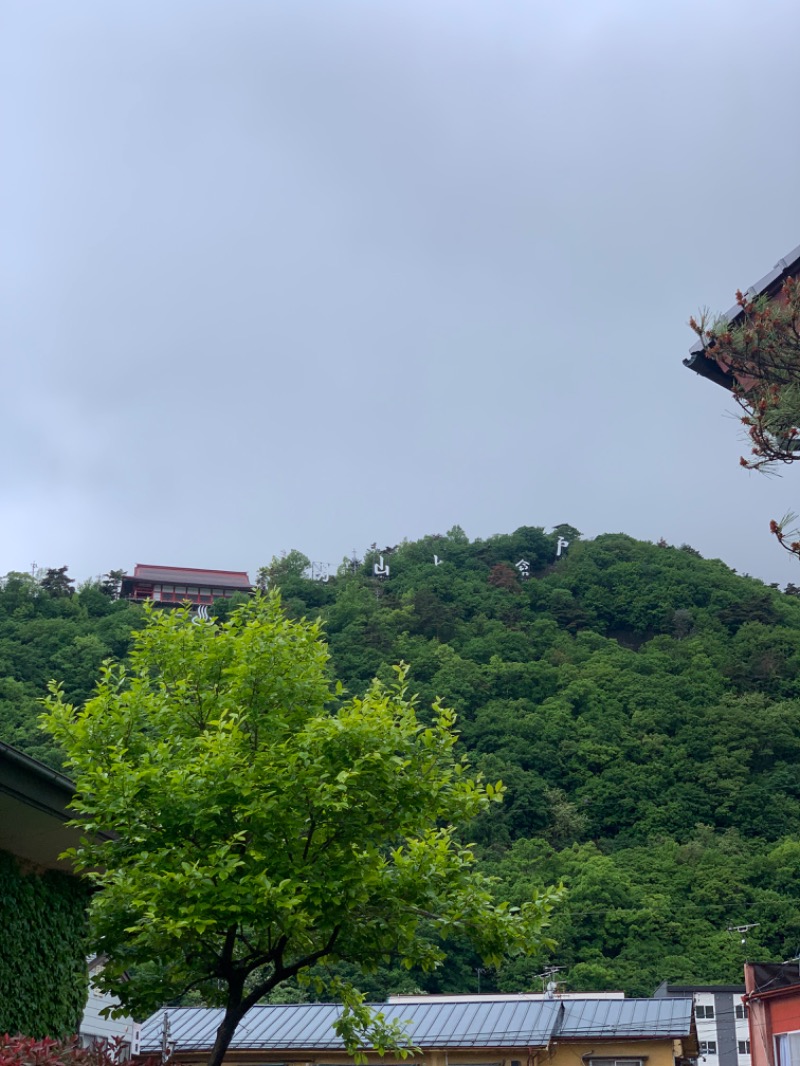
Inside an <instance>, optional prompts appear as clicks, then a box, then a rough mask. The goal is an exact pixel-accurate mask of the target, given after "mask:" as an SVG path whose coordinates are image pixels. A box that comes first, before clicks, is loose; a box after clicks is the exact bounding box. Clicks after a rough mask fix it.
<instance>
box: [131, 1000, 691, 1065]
mask: <svg viewBox="0 0 800 1066" xmlns="http://www.w3.org/2000/svg"><path fill="white" fill-rule="evenodd" d="M371 1007H372V1010H374V1011H380V1012H381V1013H382V1014H383V1015H384V1017H385V1018H386V1019H387V1021H399V1022H401V1023H404V1024H405V1026H406V1028H407V1031H408V1035H409V1040H410V1041H411V1042H413V1043H414V1044H416V1045H417V1046H419V1047H422V1048H437V1047H439V1048H515V1047H516V1048H518V1047H536V1046H539V1047H544V1046H546V1045H547V1044H548V1043H549V1041H550V1040H551V1039H560V1040H585V1039H613V1038H618V1039H625V1038H631V1039H634V1038H637V1037H639V1038H641V1037H644V1038H648V1037H649V1038H659V1037H663V1038H674V1037H681V1036H686V1035H688V1034H689V1032H690V1031H691V1025H692V1000H691V998H688V999H685V1000H681V999H662V1000H650V999H616V1000H611V999H573V1000H559V999H542V1000H534V1001H532V1000H522V999H519V998H517V997H515V996H509V997H508V998H507V999H505V1000H500V1001H498V1000H492V1001H490V1002H483V1003H481V1002H475V1001H474V1000H470V1001H468V1002H448V1003H442V1002H439V1003H374V1004H372V1005H371ZM341 1009H342V1008H341V1006H339V1005H337V1004H332V1003H290V1004H263V1005H259V1006H256V1007H253V1008H252V1009H251V1010H250V1011H249V1012H248V1014H247V1015H246V1016H245V1018H244V1020H243V1021H242V1023H241V1024H240V1026H239V1028H238V1030H237V1031H236V1035H235V1036H234V1038H233V1041H232V1043H231V1050H232V1051H237V1050H238V1051H245V1050H250V1049H252V1050H260V1051H267V1050H269V1051H273V1052H279V1051H291V1050H299V1049H303V1050H307V1051H315V1052H316V1051H342V1050H344V1045H343V1044H342V1041H341V1039H340V1038H339V1037H338V1036H337V1035H336V1033H335V1032H334V1030H333V1029H332V1025H333V1023H334V1022H335V1021H336V1019H337V1018H338V1016H339V1014H340V1012H341ZM167 1013H168V1015H169V1031H170V1037H169V1041H170V1046H171V1047H172V1048H173V1049H175V1050H176V1051H201V1050H205V1049H206V1048H210V1047H211V1045H212V1044H213V1042H214V1037H215V1035H216V1030H217V1026H218V1025H219V1023H220V1021H221V1020H222V1014H223V1012H222V1010H221V1009H219V1010H211V1009H206V1008H202V1007H177V1008H173V1009H170V1010H168V1011H167ZM163 1017H164V1011H158V1012H157V1013H156V1014H154V1015H153V1016H152V1017H151V1018H149V1019H148V1020H147V1021H146V1022H145V1024H144V1026H143V1027H142V1040H141V1050H142V1053H143V1054H149V1053H152V1052H155V1051H158V1050H159V1049H160V1047H161V1039H162V1031H163Z"/></svg>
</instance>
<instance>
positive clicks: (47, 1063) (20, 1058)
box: [0, 1033, 161, 1066]
mask: <svg viewBox="0 0 800 1066" xmlns="http://www.w3.org/2000/svg"><path fill="white" fill-rule="evenodd" d="M127 1050H128V1049H127V1045H126V1044H124V1042H123V1041H122V1039H121V1038H117V1039H115V1040H108V1041H100V1042H98V1043H95V1044H92V1045H90V1046H89V1047H82V1046H81V1043H80V1038H79V1037H77V1036H73V1037H69V1038H67V1039H66V1040H55V1039H54V1038H53V1037H50V1036H45V1037H41V1038H36V1037H31V1036H10V1035H9V1034H8V1033H6V1034H5V1035H0V1066H119V1064H120V1063H121V1062H123V1061H124V1059H125V1057H126V1052H127ZM160 1062H161V1060H160V1058H156V1057H155V1056H152V1057H150V1058H148V1059H145V1060H140V1066H157V1064H159V1066H160Z"/></svg>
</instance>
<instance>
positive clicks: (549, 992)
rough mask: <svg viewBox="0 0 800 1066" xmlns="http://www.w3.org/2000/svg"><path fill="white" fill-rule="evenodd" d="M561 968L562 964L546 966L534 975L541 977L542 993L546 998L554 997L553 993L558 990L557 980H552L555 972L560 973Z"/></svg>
mask: <svg viewBox="0 0 800 1066" xmlns="http://www.w3.org/2000/svg"><path fill="white" fill-rule="evenodd" d="M563 969H564V967H563V966H546V967H545V968H544V970H543V971H542V973H540V974H537V975H536V976H537V977H539V978H541V982H542V993H543V994H544V995H545V996H546V997H547V998H548V999H553V998H554V997H555V994H556V992H557V991H558V982H557V981H554V980H553V978H554V977H555V975H556V974H557V973H561V971H562V970H563Z"/></svg>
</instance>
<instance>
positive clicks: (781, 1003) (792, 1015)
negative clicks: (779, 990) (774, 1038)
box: [765, 993, 800, 1034]
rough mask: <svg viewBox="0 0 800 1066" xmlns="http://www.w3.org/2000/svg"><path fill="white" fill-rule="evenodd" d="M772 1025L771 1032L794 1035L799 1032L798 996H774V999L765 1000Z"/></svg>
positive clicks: (799, 1000) (796, 994)
mask: <svg viewBox="0 0 800 1066" xmlns="http://www.w3.org/2000/svg"><path fill="white" fill-rule="evenodd" d="M765 1004H766V1005H767V1006H768V1009H769V1012H770V1015H771V1018H770V1021H771V1023H772V1026H771V1028H772V1032H773V1034H776V1033H796V1032H797V1031H798V1030H800V994H798V993H795V994H794V995H789V996H785V997H784V996H776V998H775V999H770V1000H766V1001H765Z"/></svg>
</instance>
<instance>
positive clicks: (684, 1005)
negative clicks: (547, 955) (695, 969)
mask: <svg viewBox="0 0 800 1066" xmlns="http://www.w3.org/2000/svg"><path fill="white" fill-rule="evenodd" d="M691 1025H692V999H691V997H687V998H686V999H611V1000H608V999H606V1000H597V999H583V1000H580V999H572V1000H565V1001H564V1018H563V1021H562V1024H561V1028H560V1032H559V1036H560V1038H561V1039H577V1038H579V1037H584V1036H587V1037H591V1038H592V1039H595V1038H597V1039H599V1038H601V1037H605V1038H608V1037H615V1038H616V1037H639V1036H642V1037H679V1036H685V1035H688V1033H689V1032H690V1030H691Z"/></svg>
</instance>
